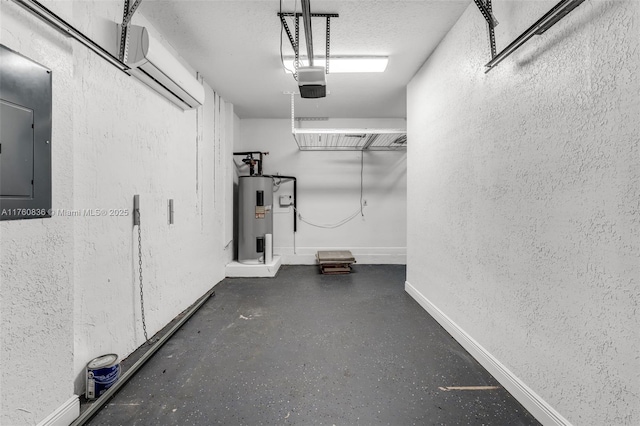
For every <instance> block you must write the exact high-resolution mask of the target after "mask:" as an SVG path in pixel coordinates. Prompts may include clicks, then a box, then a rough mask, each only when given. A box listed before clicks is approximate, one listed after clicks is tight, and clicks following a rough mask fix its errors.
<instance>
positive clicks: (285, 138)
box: [236, 119, 407, 264]
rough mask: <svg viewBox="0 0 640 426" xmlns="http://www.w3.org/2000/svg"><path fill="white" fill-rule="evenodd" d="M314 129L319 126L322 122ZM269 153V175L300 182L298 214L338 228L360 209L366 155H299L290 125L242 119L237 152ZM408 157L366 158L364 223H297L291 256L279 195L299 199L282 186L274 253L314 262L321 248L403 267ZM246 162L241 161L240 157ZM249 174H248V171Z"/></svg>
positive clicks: (289, 219) (393, 123) (289, 225)
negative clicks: (361, 163)
mask: <svg viewBox="0 0 640 426" xmlns="http://www.w3.org/2000/svg"><path fill="white" fill-rule="evenodd" d="M313 124H318V126H319V125H321V122H315V123H313ZM334 125H336V126H338V125H339V128H354V127H358V128H359V127H384V128H388V127H393V128H397V127H404V126H405V122H404V120H386V121H385V120H338V123H337V124H334ZM254 150H255V151H268V152H269V155H268V156H266V157H265V160H264V164H265V166H264V173H266V174H276V173H279V174H282V175H289V176H296V177H297V178H298V209H299V212H300V213H301V214H302V216H303V217H305V218H306V219H308V220H309V221H311V222H314V223H319V224H332V223H336V222H338V221H340V220H341V219H344V218H346V217H348V216H349V215H351V214H352V213H354V212H356V211H358V210H359V209H360V160H361V159H360V155H361V153H360V152H329V151H327V152H301V151H299V150H298V146H297V145H296V142H295V140H294V139H293V136H292V135H291V121H290V120H259V119H243V120H240V139H239V144H238V145H237V146H236V151H254ZM406 158H407V157H406V152H366V153H364V174H363V176H364V198H365V199H366V200H367V204H368V206H367V207H365V208H364V218H362V217H361V216H358V217H356V218H355V219H353V220H352V221H351V222H349V223H347V224H346V225H344V226H341V227H339V228H336V229H320V228H315V227H312V226H310V225H308V224H306V223H303V222H301V221H298V232H297V234H296V241H295V242H296V253H297V255H294V254H293V243H294V241H293V216H292V215H293V208H292V207H289V208H280V207H279V206H278V197H279V196H280V195H285V194H289V195H291V194H293V184H292V183H284V184H283V185H282V186H281V188H280V190H279V191H278V192H275V193H274V204H275V210H274V237H273V239H274V240H273V241H274V243H273V244H274V253H275V254H282V255H285V257H284V258H283V261H284V263H313V264H315V263H316V260H315V257H314V256H315V253H316V251H318V250H319V249H332V248H333V249H345V250H351V252H352V253H353V254H354V255H355V257H356V260H358V261H359V262H361V263H405V253H406V200H407V199H406V172H407V166H406V164H407V163H406ZM236 161H237V162H239V161H240V157H237V158H236ZM241 171H242V172H243V174H248V170H245V169H242V170H241Z"/></svg>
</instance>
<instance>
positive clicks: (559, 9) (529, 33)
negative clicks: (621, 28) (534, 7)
mask: <svg viewBox="0 0 640 426" xmlns="http://www.w3.org/2000/svg"><path fill="white" fill-rule="evenodd" d="M474 1H475V2H476V4H478V2H479V1H481V0H474ZM583 2H584V0H561V1H560V2H559V3H558V4H556V5H555V6H554V7H553V8H552V9H551V10H550V11H548V12H547V13H545V14H544V16H543V17H542V18H540V19H538V20H537V21H536V22H535V23H534V24H533V25H532V26H530V27H529V28H528V29H527V30H526V31H525V32H523V33H522V34H520V36H518V38H516V39H515V40H514V41H513V42H511V44H509V45H508V46H507V47H505V48H504V49H503V50H502V51H501V52H500V53H498V54H497V55H493V54H492V57H491V61H489V62H488V63H487V64H486V65H485V67H486V68H487V69H486V70H485V72H489V71H491V70H492V69H493V68H494V67H495V66H496V65H498V64H499V63H500V62H502V61H503V60H504V59H505V58H506V57H508V56H509V55H511V54H512V53H513V52H515V51H516V50H517V49H518V48H519V47H520V46H522V45H523V44H524V43H526V42H527V41H528V40H529V39H530V38H532V37H533V36H535V35H542V34H544V32H545V31H547V30H548V29H549V28H551V27H552V26H554V25H555V24H556V23H557V22H558V21H560V20H561V19H562V18H564V17H565V16H567V15H568V14H569V12H571V11H572V10H573V9H575V8H576V7H578V6H580V4H582V3H583ZM478 7H480V6H478ZM481 12H482V10H481ZM483 15H484V13H483ZM485 18H486V17H485Z"/></svg>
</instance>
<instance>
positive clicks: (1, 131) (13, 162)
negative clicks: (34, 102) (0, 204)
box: [0, 100, 33, 198]
mask: <svg viewBox="0 0 640 426" xmlns="http://www.w3.org/2000/svg"><path fill="white" fill-rule="evenodd" d="M0 117H2V118H0V120H2V126H1V127H0V194H2V196H3V197H29V198H30V197H33V111H31V110H28V109H26V108H22V107H19V106H17V105H11V104H8V103H6V102H5V101H4V100H0Z"/></svg>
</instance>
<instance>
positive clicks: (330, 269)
mask: <svg viewBox="0 0 640 426" xmlns="http://www.w3.org/2000/svg"><path fill="white" fill-rule="evenodd" d="M316 259H318V265H320V272H322V273H323V274H348V273H350V272H351V265H352V264H353V263H356V259H355V258H354V257H353V255H352V254H351V252H350V251H348V250H343V251H319V252H318V253H316Z"/></svg>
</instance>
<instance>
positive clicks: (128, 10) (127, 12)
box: [118, 0, 142, 62]
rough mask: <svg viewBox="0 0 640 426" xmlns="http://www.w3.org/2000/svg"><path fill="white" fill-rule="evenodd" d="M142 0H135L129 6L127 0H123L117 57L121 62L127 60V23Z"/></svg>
mask: <svg viewBox="0 0 640 426" xmlns="http://www.w3.org/2000/svg"><path fill="white" fill-rule="evenodd" d="M140 3H142V0H135V1H134V3H133V5H131V7H129V0H124V12H123V14H122V31H121V33H120V51H119V52H118V53H119V59H120V61H122V62H126V60H127V53H128V52H127V50H128V48H129V24H130V23H131V18H133V14H134V13H136V10H138V6H140Z"/></svg>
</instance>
